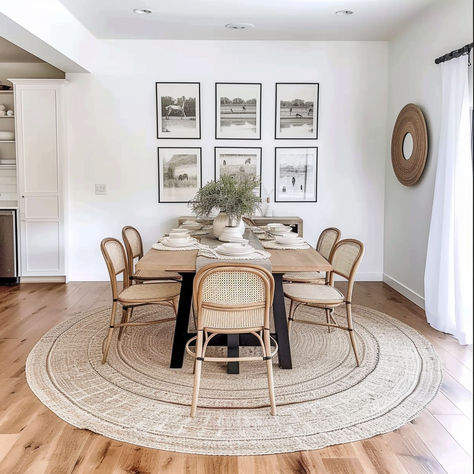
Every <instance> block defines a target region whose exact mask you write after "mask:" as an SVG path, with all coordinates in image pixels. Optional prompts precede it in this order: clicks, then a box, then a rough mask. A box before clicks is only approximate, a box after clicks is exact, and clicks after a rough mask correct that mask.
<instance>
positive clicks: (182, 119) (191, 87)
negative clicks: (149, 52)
mask: <svg viewBox="0 0 474 474" xmlns="http://www.w3.org/2000/svg"><path fill="white" fill-rule="evenodd" d="M155 86H156V87H155V89H156V125H157V138H159V139H162V138H191V139H193V138H194V139H196V138H197V139H199V138H201V97H200V96H201V85H200V83H199V82H157V83H156V84H155Z"/></svg>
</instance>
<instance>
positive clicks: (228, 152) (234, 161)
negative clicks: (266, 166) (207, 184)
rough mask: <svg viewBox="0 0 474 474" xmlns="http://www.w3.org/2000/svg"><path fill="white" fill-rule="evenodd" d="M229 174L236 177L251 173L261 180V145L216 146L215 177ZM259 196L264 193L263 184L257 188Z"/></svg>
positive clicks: (216, 178)
mask: <svg viewBox="0 0 474 474" xmlns="http://www.w3.org/2000/svg"><path fill="white" fill-rule="evenodd" d="M224 175H228V176H232V177H233V178H235V179H239V177H241V176H247V175H251V176H254V177H255V178H257V179H258V180H261V177H262V149H261V148H260V147H238V148H233V147H229V146H216V147H215V148H214V179H215V180H216V181H217V180H218V179H219V178H220V177H221V176H224ZM255 194H257V196H260V197H261V195H262V184H261V183H260V186H259V187H258V189H256V190H255Z"/></svg>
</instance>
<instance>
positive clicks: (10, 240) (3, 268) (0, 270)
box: [0, 209, 18, 284]
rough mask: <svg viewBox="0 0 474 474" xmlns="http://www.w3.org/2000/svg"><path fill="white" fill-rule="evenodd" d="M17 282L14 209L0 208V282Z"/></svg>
mask: <svg viewBox="0 0 474 474" xmlns="http://www.w3.org/2000/svg"><path fill="white" fill-rule="evenodd" d="M17 282H18V267H17V239H16V211H15V210H10V209H8V210H6V209H5V210H3V209H0V284H2V283H17Z"/></svg>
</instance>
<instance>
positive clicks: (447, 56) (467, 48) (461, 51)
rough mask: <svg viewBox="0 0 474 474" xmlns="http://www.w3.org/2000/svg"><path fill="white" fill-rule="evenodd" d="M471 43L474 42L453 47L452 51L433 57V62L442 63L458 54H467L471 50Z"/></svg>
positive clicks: (457, 56)
mask: <svg viewBox="0 0 474 474" xmlns="http://www.w3.org/2000/svg"><path fill="white" fill-rule="evenodd" d="M473 44H474V43H469V44H466V46H463V47H462V48H459V49H455V50H454V51H451V52H450V53H448V54H445V55H444V56H440V57H439V58H436V59H435V63H436V64H440V63H444V62H445V61H450V60H451V59H454V58H459V56H464V55H466V54H469V53H470V52H471V49H472V46H473Z"/></svg>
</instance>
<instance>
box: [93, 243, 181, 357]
mask: <svg viewBox="0 0 474 474" xmlns="http://www.w3.org/2000/svg"><path fill="white" fill-rule="evenodd" d="M100 249H101V251H102V255H103V256H104V260H105V263H106V265H107V270H108V271H109V276H110V284H111V287H112V312H111V314H110V323H109V331H108V333H107V336H106V337H105V339H104V343H103V351H102V353H103V357H102V363H103V364H104V363H105V361H106V360H107V355H108V353H109V349H110V343H111V341H112V334H113V331H114V329H119V339H120V338H121V336H122V332H123V330H124V328H126V327H128V326H145V325H149V324H158V323H164V322H167V321H172V320H174V319H175V318H166V319H160V320H156V321H144V322H142V321H136V322H132V321H130V318H131V317H132V312H133V308H135V307H136V306H143V305H149V304H170V305H171V306H172V307H173V309H174V311H175V314H176V305H175V302H176V301H177V299H178V297H179V293H180V290H181V285H180V283H177V282H169V283H149V284H147V285H130V280H129V273H128V265H127V259H126V256H125V250H124V248H123V245H122V244H121V242H120V241H119V240H117V239H113V238H110V237H109V238H107V239H104V240H102V242H101V244H100ZM120 274H122V275H123V289H122V290H121V291H120V290H119V287H118V281H117V276H118V275H120ZM119 304H120V305H121V306H122V319H121V321H120V323H116V321H115V318H116V312H117V307H118V305H119Z"/></svg>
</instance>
